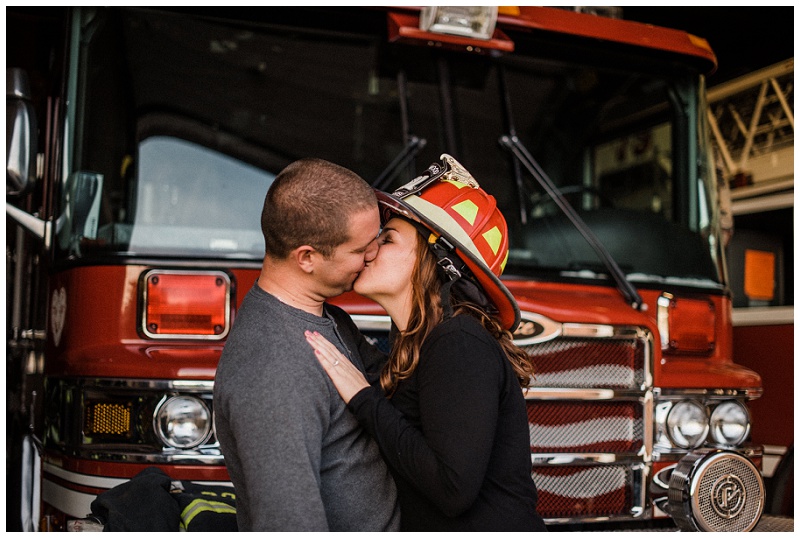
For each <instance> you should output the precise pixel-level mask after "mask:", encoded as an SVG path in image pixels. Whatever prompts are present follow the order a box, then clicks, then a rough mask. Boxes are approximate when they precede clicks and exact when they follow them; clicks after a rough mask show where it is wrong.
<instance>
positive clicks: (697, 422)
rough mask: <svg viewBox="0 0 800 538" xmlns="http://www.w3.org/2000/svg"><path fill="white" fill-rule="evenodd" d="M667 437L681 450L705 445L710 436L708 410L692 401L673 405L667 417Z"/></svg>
mask: <svg viewBox="0 0 800 538" xmlns="http://www.w3.org/2000/svg"><path fill="white" fill-rule="evenodd" d="M667 435H669V438H670V439H671V440H672V442H673V443H674V444H675V445H676V446H679V447H681V448H695V447H697V446H700V445H701V444H703V441H705V440H706V436H707V435H708V418H707V417H706V408H705V407H704V406H702V405H700V404H699V403H698V402H695V401H692V400H683V401H681V402H678V403H676V404H675V405H673V406H672V409H670V410H669V414H668V415H667Z"/></svg>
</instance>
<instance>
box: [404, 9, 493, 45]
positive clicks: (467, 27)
mask: <svg viewBox="0 0 800 538" xmlns="http://www.w3.org/2000/svg"><path fill="white" fill-rule="evenodd" d="M496 24H497V7H496V6H495V7H492V6H425V7H423V8H422V12H421V13H420V17H419V28H420V30H423V31H425V32H438V33H442V34H454V35H460V36H465V37H472V38H475V39H491V38H492V35H494V27H495V25H496Z"/></svg>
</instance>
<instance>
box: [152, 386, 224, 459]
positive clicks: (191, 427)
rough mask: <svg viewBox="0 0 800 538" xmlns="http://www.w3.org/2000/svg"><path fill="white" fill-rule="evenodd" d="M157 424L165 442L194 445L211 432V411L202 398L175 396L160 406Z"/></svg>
mask: <svg viewBox="0 0 800 538" xmlns="http://www.w3.org/2000/svg"><path fill="white" fill-rule="evenodd" d="M153 426H154V429H155V431H156V434H157V435H158V437H159V438H160V439H161V441H162V442H163V443H164V444H165V445H167V446H171V447H173V448H194V447H196V446H199V445H201V444H203V443H204V442H205V441H206V440H207V439H208V438H209V436H210V435H211V412H210V411H209V410H208V407H207V406H206V404H205V403H203V401H202V400H200V399H199V398H195V397H194V396H173V397H171V398H167V399H166V400H164V401H163V402H161V404H160V405H159V406H158V408H157V409H156V412H155V414H154V415H153Z"/></svg>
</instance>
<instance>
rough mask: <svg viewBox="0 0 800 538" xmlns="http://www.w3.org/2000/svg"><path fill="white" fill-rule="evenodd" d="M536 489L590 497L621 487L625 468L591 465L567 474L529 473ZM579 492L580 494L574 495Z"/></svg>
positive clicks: (624, 483) (565, 495) (558, 493)
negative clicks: (583, 469) (585, 468)
mask: <svg viewBox="0 0 800 538" xmlns="http://www.w3.org/2000/svg"><path fill="white" fill-rule="evenodd" d="M531 476H533V482H534V483H535V484H536V489H538V490H539V491H540V492H542V491H546V492H548V493H553V494H555V495H561V496H562V497H570V498H573V499H590V498H592V497H598V496H600V495H605V494H606V493H611V492H612V491H617V490H619V489H622V488H624V487H625V485H626V484H627V482H626V473H625V469H621V468H611V467H592V468H590V469H587V470H585V471H581V472H579V473H575V474H571V475H568V476H548V475H541V474H539V473H537V472H536V470H534V471H533V472H532V473H531ZM576 492H580V495H576Z"/></svg>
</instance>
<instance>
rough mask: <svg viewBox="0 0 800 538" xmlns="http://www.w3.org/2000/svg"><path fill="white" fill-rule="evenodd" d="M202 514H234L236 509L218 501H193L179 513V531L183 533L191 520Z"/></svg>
mask: <svg viewBox="0 0 800 538" xmlns="http://www.w3.org/2000/svg"><path fill="white" fill-rule="evenodd" d="M203 512H214V513H217V514H235V513H236V508H234V507H233V506H231V505H229V504H225V503H223V502H219V501H209V500H206V499H195V500H193V501H192V502H190V503H189V504H188V505H186V508H184V509H183V512H181V530H182V531H185V530H187V528H188V527H189V524H191V522H192V520H193V519H194V518H195V517H196V516H197V515H198V514H201V513H203Z"/></svg>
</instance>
